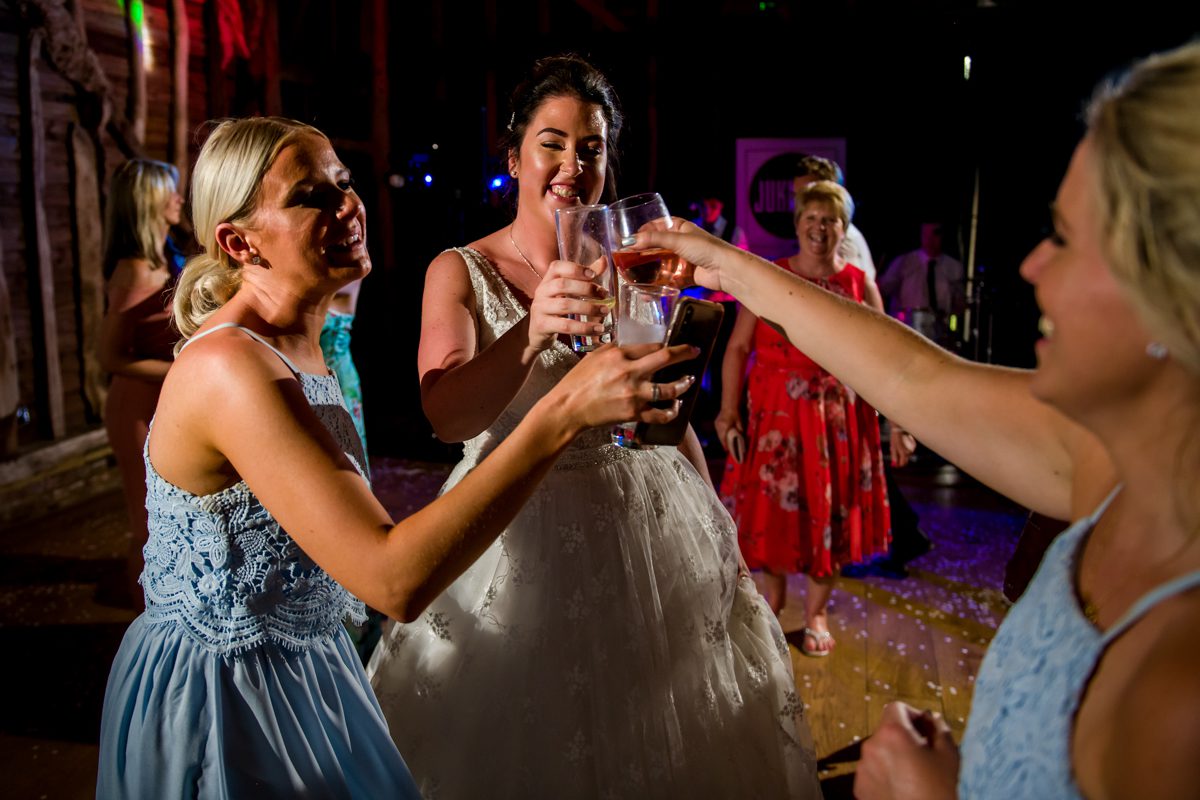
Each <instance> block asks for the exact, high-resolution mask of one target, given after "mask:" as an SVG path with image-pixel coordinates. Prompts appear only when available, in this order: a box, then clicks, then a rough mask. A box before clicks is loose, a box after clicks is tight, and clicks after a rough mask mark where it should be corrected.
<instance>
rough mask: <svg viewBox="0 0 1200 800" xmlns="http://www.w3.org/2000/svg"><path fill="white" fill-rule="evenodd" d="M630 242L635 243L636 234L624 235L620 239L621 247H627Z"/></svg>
mask: <svg viewBox="0 0 1200 800" xmlns="http://www.w3.org/2000/svg"><path fill="white" fill-rule="evenodd" d="M631 244H637V237H636V236H626V237H625V238H624V239H622V240H621V247H629V245H631Z"/></svg>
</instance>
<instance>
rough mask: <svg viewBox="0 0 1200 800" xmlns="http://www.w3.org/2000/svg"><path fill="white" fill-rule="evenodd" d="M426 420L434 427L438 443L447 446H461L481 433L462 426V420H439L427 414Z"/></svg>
mask: <svg viewBox="0 0 1200 800" xmlns="http://www.w3.org/2000/svg"><path fill="white" fill-rule="evenodd" d="M425 417H426V419H428V420H429V424H430V425H432V426H433V435H434V436H436V437H437V438H438V441H440V442H445V443H446V444H461V443H462V442H465V441H466V440H467V439H470V438H472V437H474V436H477V435H479V433H480V431H472V430H469V429H468V428H467V426H465V425H463V424H462V420H455V419H439V418H438V417H437V416H436V415H432V414H429V413H428V412H426V414H425Z"/></svg>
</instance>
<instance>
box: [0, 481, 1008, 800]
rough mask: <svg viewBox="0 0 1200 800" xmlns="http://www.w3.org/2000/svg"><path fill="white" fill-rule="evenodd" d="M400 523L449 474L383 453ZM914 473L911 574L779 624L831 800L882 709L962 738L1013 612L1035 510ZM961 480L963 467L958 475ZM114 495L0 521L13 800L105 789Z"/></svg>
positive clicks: (791, 598)
mask: <svg viewBox="0 0 1200 800" xmlns="http://www.w3.org/2000/svg"><path fill="white" fill-rule="evenodd" d="M372 467H373V470H372V471H373V475H374V478H375V488H376V491H377V492H378V494H379V495H380V497H381V498H382V499H383V501H384V503H385V505H387V506H388V508H389V509H390V510H391V511H392V513H393V514H394V515H395V516H396V517H397V518H401V517H403V516H407V515H408V514H410V513H411V512H412V511H413V510H415V509H417V508H419V507H421V506H422V505H423V504H425V503H426V502H428V500H429V499H430V498H431V497H433V496H434V494H435V493H436V491H437V488H438V487H439V486H440V484H441V482H442V480H443V479H444V477H445V475H446V474H447V472H448V470H449V468H448V467H446V466H444V465H440V464H436V465H430V464H421V463H414V462H406V461H400V460H395V459H379V460H376V461H373V463H372ZM947 477H948V476H944V475H941V474H939V473H937V472H935V471H920V470H908V471H906V472H903V473H901V475H900V478H901V485H902V486H903V487H904V489H905V494H906V495H907V496H908V497H909V498H910V500H911V502H912V504H913V507H914V508H915V510H916V511H917V513H918V514H919V515H920V517H921V527H922V529H924V530H925V531H926V532H927V533H928V534H929V535H930V537H931V538H932V540H933V543H934V548H933V550H932V551H931V552H930V553H928V554H927V555H925V556H922V557H921V558H920V559H918V560H917V561H915V562H913V563H912V564H911V565H910V566H911V567H912V570H911V573H910V575H909V577H907V578H905V579H903V580H889V579H885V578H878V577H870V578H866V579H864V580H851V579H847V578H843V579H840V580H839V581H838V584H837V588H836V589H835V591H834V594H833V601H832V604H831V608H830V616H831V623H832V629H833V633H834V636H835V637H836V638H837V642H838V644H837V649H836V651H835V652H834V653H833V654H832V655H830V656H829V657H827V658H806V657H805V656H803V655H801V654H800V651H799V649H798V646H799V644H800V642H799V635H798V634H799V630H800V628H801V626H802V625H803V622H804V619H803V611H802V609H803V592H804V579H803V578H802V577H796V578H793V579H792V581H791V583H790V584H789V592H788V606H787V607H786V608H785V609H784V610H783V613H782V616H781V621H782V623H783V627H784V630H785V631H787V632H789V640H790V641H791V642H792V644H793V646H792V662H793V664H794V666H795V670H796V684H797V687H798V688H799V691H800V694H801V697H802V698H803V700H804V702H805V704H806V706H807V713H808V719H809V723H810V725H811V726H812V729H813V734H814V736H815V738H816V742H817V748H818V755H819V756H820V758H821V766H822V774H821V777H822V782H823V786H824V788H825V794H826V797H827V798H841V797H847V798H848V797H850V796H851V794H850V783H851V781H852V779H853V770H854V764H855V761H856V760H857V758H858V753H857V744H858V743H859V742H860V741H861V740H862V739H863V738H865V737H866V736H867V735H868V734H869V733H870V731H871V729H872V726H873V725H874V724H875V722H876V721H877V720H878V718H879V713H880V710H881V709H882V707H883V705H884V704H885V703H887V702H889V701H891V700H894V699H899V700H905V701H907V702H910V703H913V704H916V705H918V706H920V707H923V708H932V709H935V710H938V711H941V712H942V713H943V714H944V715H945V716H946V718H947V720H949V722H950V725H951V726H952V727H953V728H954V730H955V732H956V733H958V734H961V732H962V728H963V723H964V721H965V719H966V717H967V711H968V709H969V707H970V702H971V690H972V687H973V681H974V677H975V674H976V672H977V671H978V669H979V662H980V660H981V659H982V657H983V652H984V650H985V648H986V646H987V644H988V642H989V641H990V640H991V637H992V635H993V633H994V631H995V629H996V626H997V625H998V624H999V621H1000V620H1001V618H1002V617H1003V615H1004V612H1005V609H1006V608H1007V603H1006V601H1005V600H1004V599H1003V597H1002V596H1001V594H1000V588H1001V586H1002V581H1003V575H1004V567H1005V564H1006V562H1007V560H1008V558H1009V556H1010V554H1011V553H1012V550H1013V548H1014V546H1015V544H1016V539H1017V535H1018V533H1019V531H1020V528H1021V525H1022V523H1023V521H1024V512H1023V511H1022V509H1020V508H1017V507H1015V506H1013V505H1011V504H1009V503H1007V502H1005V501H1002V500H999V499H998V498H996V497H995V495H993V494H992V493H990V492H988V491H987V490H985V489H982V488H981V487H979V486H978V485H977V484H974V483H972V482H969V481H964V480H959V481H958V482H951V481H949V480H947ZM950 477H952V476H950ZM123 515H124V509H123V506H122V503H121V498H120V495H119V493H118V492H116V491H114V492H111V493H109V494H105V495H103V496H101V497H99V498H97V499H95V500H92V501H89V502H87V503H82V504H80V505H77V506H75V507H72V508H69V509H66V510H63V511H59V512H55V513H53V514H51V515H49V516H46V517H44V518H42V519H40V520H37V521H35V522H31V523H25V524H18V525H8V526H5V527H3V529H0V652H2V653H3V654H4V657H3V658H2V659H0V685H2V686H3V687H4V690H5V702H4V708H3V712H2V713H0V774H2V775H4V776H5V777H4V789H3V792H2V793H3V795H4V796H5V797H6V798H11V799H12V800H25V798H29V799H30V800H37V798H91V797H94V796H95V778H96V758H97V745H96V739H97V732H98V730H99V720H100V704H101V700H102V698H103V694H104V683H105V679H106V678H107V675H108V667H109V664H110V662H111V660H112V657H113V654H114V653H115V652H116V649H117V646H118V644H119V643H120V639H121V635H122V633H123V632H124V630H125V627H126V626H127V625H128V624H129V622H130V621H131V620H132V619H133V613H132V612H131V611H130V610H128V609H125V608H121V607H119V606H118V605H115V604H114V603H113V602H112V601H111V599H110V595H111V587H112V586H113V585H114V583H115V582H116V580H117V579H118V578H119V575H120V571H121V569H122V568H123V567H122V562H121V558H122V556H123V553H124V549H125V543H124V542H125V540H124V535H125V534H124V516H123Z"/></svg>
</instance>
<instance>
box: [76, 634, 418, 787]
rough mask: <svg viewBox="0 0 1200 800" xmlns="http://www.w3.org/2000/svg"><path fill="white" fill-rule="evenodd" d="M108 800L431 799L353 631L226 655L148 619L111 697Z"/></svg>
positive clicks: (102, 776)
mask: <svg viewBox="0 0 1200 800" xmlns="http://www.w3.org/2000/svg"><path fill="white" fill-rule="evenodd" d="M96 796H97V797H98V798H103V799H104V800H107V798H156V800H167V799H168V798H184V797H186V798H253V800H266V799H267V798H276V797H279V798H284V797H287V798H296V797H313V798H318V797H319V798H382V797H388V798H393V797H396V798H419V797H420V794H419V793H418V792H417V789H416V787H415V785H414V784H413V780H412V777H411V775H410V774H409V771H408V767H407V766H406V765H405V763H404V760H403V759H402V758H401V757H400V753H399V752H398V751H397V750H396V746H395V744H393V742H392V739H391V737H390V736H389V735H388V729H387V723H386V722H385V721H384V719H383V714H382V713H381V711H380V709H379V703H378V702H377V701H376V699H375V695H374V693H373V692H372V691H371V687H370V686H369V685H368V683H367V680H366V675H365V674H364V673H363V670H362V667H361V665H360V662H359V660H358V656H357V654H356V653H355V651H354V646H353V644H352V643H351V642H350V639H349V637H348V636H347V635H346V634H345V632H344V631H341V632H339V633H338V634H337V635H336V636H334V637H332V638H330V639H329V640H327V641H324V642H321V643H319V644H316V645H313V646H310V647H308V648H307V649H305V650H303V651H302V652H291V651H287V650H282V649H280V648H278V647H275V646H272V645H267V646H262V647H258V648H255V649H253V650H251V651H249V652H246V653H242V654H240V655H236V656H227V655H226V656H223V655H220V654H217V653H214V652H212V651H211V650H208V649H206V648H204V647H202V646H200V645H199V644H197V643H196V642H195V641H193V640H192V639H190V638H188V637H187V636H185V635H183V634H182V632H181V631H180V629H179V628H178V627H177V626H176V625H175V624H174V623H169V622H168V623H157V624H155V623H149V622H147V621H146V618H145V616H141V617H138V618H137V619H136V620H135V621H134V623H133V624H132V625H131V626H130V628H129V630H128V631H127V632H126V634H125V638H124V640H123V641H122V642H121V648H120V650H119V651H118V652H117V656H116V659H115V660H114V662H113V667H112V672H111V673H110V674H109V678H108V688H107V690H106V692H105V695H104V716H103V720H102V722H101V730H100V770H99V777H98V780H97V784H96Z"/></svg>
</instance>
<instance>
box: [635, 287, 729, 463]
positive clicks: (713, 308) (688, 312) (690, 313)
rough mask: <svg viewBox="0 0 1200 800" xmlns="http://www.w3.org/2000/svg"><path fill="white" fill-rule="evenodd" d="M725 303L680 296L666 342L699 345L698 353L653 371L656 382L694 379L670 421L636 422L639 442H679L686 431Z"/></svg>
mask: <svg viewBox="0 0 1200 800" xmlns="http://www.w3.org/2000/svg"><path fill="white" fill-rule="evenodd" d="M724 314H725V307H724V306H722V305H721V304H720V303H713V302H711V301H709V300H699V299H697V298H694V297H681V298H679V301H678V302H677V303H676V304H675V310H674V311H673V312H672V313H671V323H670V327H669V328H668V330H667V345H668V346H669V347H670V346H674V345H677V344H690V345H694V346H696V347H699V348H700V354H699V355H698V356H696V357H695V358H693V359H691V360H690V361H683V362H680V363H678V364H672V365H670V366H668V367H663V368H662V369H660V370H659V371H658V372H656V373H654V378H653V380H654V382H655V383H671V382H673V381H677V380H679V379H680V378H682V377H683V376H684V375H695V376H696V382H695V383H693V384H692V385H691V387H689V388H688V390H687V391H686V392H684V393H683V395H682V396H681V397H680V398H679V399H680V401H681V403H682V405H681V406H680V408H679V414H677V415H676V416H675V418H674V419H673V420H671V421H670V422H667V423H664V424H661V425H652V424H649V423H645V422H639V423H638V424H637V427H636V428H635V430H634V434H633V438H634V440H635V441H637V442H638V443H639V444H663V445H668V444H679V443H680V442H682V441H683V437H684V435H685V434H686V433H687V426H688V421H689V420H691V418H692V409H694V408H695V407H696V398H697V397H699V395H700V383H701V381H702V379H703V378H704V370H705V369H707V368H708V359H709V356H710V355H712V351H713V345H714V344H716V341H717V334H718V333H720V331H721V317H722V316H723V315H724ZM673 402H674V401H673V400H664V401H660V407H662V408H669V407H670V404H671V403H673Z"/></svg>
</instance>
